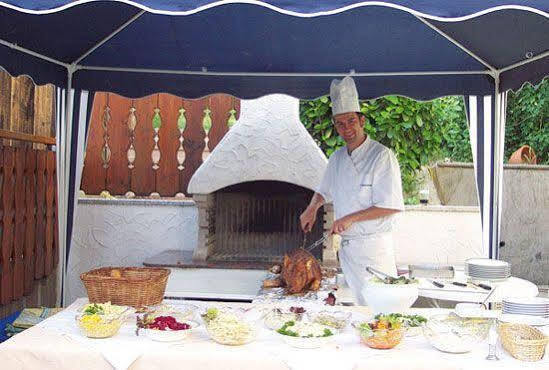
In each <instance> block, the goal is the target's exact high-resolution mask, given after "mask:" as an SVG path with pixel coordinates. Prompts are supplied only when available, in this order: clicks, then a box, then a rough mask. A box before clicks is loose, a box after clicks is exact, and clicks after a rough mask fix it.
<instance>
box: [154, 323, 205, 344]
mask: <svg viewBox="0 0 549 370" xmlns="http://www.w3.org/2000/svg"><path fill="white" fill-rule="evenodd" d="M185 323H187V324H189V325H190V326H191V328H190V329H185V330H170V329H167V330H157V329H143V330H145V334H146V335H147V337H148V338H149V339H152V340H154V341H157V342H175V341H179V340H183V339H185V338H187V337H188V336H189V334H190V332H191V331H192V330H194V329H196V328H197V327H199V326H200V324H199V323H197V322H195V321H190V320H187V321H185Z"/></svg>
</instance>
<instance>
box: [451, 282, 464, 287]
mask: <svg viewBox="0 0 549 370" xmlns="http://www.w3.org/2000/svg"><path fill="white" fill-rule="evenodd" d="M452 284H454V285H457V286H463V287H466V286H467V284H465V283H460V282H459V281H454V282H452Z"/></svg>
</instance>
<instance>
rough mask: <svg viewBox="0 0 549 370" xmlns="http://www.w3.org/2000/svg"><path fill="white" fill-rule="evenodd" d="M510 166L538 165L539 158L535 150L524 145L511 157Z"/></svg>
mask: <svg viewBox="0 0 549 370" xmlns="http://www.w3.org/2000/svg"><path fill="white" fill-rule="evenodd" d="M509 163H510V164H536V163H537V157H536V153H535V152H534V149H532V148H531V147H529V146H528V145H523V146H521V147H520V148H518V149H517V150H516V151H515V152H514V153H513V154H511V157H509Z"/></svg>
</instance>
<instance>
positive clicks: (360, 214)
mask: <svg viewBox="0 0 549 370" xmlns="http://www.w3.org/2000/svg"><path fill="white" fill-rule="evenodd" d="M398 212H400V210H398V209H391V208H381V207H376V206H372V207H370V208H367V209H363V210H362V211H357V212H354V213H351V214H350V215H349V216H348V217H349V218H350V219H351V221H352V222H353V223H355V222H360V221H366V220H374V219H376V218H380V217H385V216H390V215H392V214H395V213H398Z"/></svg>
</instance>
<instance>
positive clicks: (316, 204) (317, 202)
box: [307, 193, 326, 213]
mask: <svg viewBox="0 0 549 370" xmlns="http://www.w3.org/2000/svg"><path fill="white" fill-rule="evenodd" d="M325 202H326V201H325V200H324V197H323V196H322V195H321V194H319V193H315V194H314V195H313V197H312V198H311V201H310V202H309V205H308V206H307V209H309V208H310V209H311V210H314V212H315V213H316V211H318V209H319V208H320V207H322V206H323V205H324V203H325Z"/></svg>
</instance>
